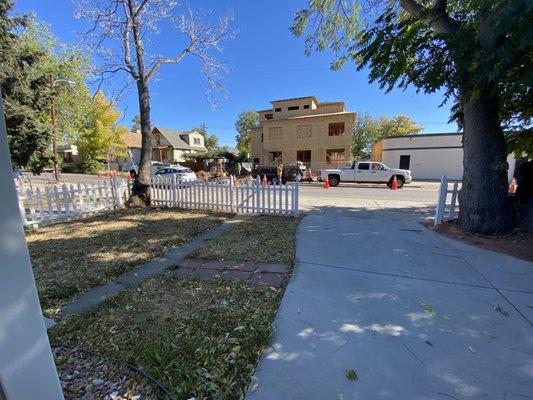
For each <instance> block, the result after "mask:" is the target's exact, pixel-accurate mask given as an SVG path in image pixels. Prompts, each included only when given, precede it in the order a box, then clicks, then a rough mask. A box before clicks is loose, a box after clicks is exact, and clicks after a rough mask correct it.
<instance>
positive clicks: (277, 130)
mask: <svg viewBox="0 0 533 400" xmlns="http://www.w3.org/2000/svg"><path fill="white" fill-rule="evenodd" d="M282 137H283V129H282V128H281V126H279V127H273V128H268V139H269V140H279V139H281V138H282Z"/></svg>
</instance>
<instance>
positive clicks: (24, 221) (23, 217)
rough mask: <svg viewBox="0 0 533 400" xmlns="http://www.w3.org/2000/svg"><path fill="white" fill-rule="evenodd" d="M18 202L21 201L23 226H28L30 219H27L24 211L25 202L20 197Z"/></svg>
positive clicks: (20, 208)
mask: <svg viewBox="0 0 533 400" xmlns="http://www.w3.org/2000/svg"><path fill="white" fill-rule="evenodd" d="M18 201H19V210H20V216H21V217H22V224H23V225H24V226H26V225H27V223H28V219H27V218H26V210H25V209H24V200H23V199H21V198H20V195H19V197H18Z"/></svg>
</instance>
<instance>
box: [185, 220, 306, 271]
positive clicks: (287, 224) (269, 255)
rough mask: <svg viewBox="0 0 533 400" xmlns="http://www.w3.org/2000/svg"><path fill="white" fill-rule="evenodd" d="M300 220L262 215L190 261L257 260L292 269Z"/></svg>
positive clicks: (219, 238)
mask: <svg viewBox="0 0 533 400" xmlns="http://www.w3.org/2000/svg"><path fill="white" fill-rule="evenodd" d="M299 223H300V220H299V219H298V218H290V217H289V218H288V217H273V216H259V217H252V218H249V219H247V220H245V221H243V222H241V223H238V224H235V225H234V226H233V228H232V229H231V230H230V231H228V232H226V233H225V234H223V235H221V236H220V237H218V238H217V239H215V240H213V241H212V242H210V243H209V244H208V245H206V246H204V247H203V248H201V249H199V250H198V251H196V252H194V253H192V254H191V255H190V258H201V259H206V260H235V261H254V262H263V263H273V264H285V265H289V266H292V264H293V261H294V255H295V236H296V228H297V227H298V224H299Z"/></svg>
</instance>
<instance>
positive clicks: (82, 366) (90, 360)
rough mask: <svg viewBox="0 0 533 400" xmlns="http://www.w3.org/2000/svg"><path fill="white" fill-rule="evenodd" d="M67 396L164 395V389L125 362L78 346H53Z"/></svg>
mask: <svg viewBox="0 0 533 400" xmlns="http://www.w3.org/2000/svg"><path fill="white" fill-rule="evenodd" d="M52 352H53V354H54V359H55V361H56V365H57V370H58V371H57V372H58V374H59V380H60V382H61V387H62V388H63V392H64V395H65V398H66V399H72V400H74V399H83V400H97V399H98V400H100V399H103V400H141V399H165V398H167V397H165V394H164V391H163V390H162V389H161V388H159V387H158V386H157V385H155V384H154V383H152V382H150V381H149V380H148V379H147V378H145V377H144V376H142V375H141V374H140V373H138V372H135V371H134V370H133V369H132V368H130V367H128V366H127V365H126V364H121V363H117V362H114V361H112V360H109V359H108V358H105V357H103V356H100V355H98V354H96V353H89V352H86V351H83V350H80V349H78V348H66V347H54V348H53V349H52Z"/></svg>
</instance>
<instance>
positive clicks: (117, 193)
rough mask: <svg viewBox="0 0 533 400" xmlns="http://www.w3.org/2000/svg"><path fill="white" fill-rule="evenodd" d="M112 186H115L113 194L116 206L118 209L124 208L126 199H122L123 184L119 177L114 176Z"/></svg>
mask: <svg viewBox="0 0 533 400" xmlns="http://www.w3.org/2000/svg"><path fill="white" fill-rule="evenodd" d="M111 186H112V188H113V195H114V197H115V206H116V208H117V209H119V208H122V206H123V205H124V200H123V199H122V185H119V182H118V180H117V177H116V176H115V177H113V180H112V181H111Z"/></svg>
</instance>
